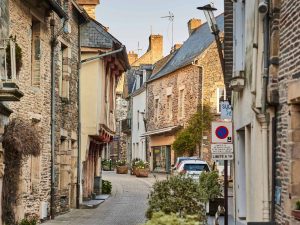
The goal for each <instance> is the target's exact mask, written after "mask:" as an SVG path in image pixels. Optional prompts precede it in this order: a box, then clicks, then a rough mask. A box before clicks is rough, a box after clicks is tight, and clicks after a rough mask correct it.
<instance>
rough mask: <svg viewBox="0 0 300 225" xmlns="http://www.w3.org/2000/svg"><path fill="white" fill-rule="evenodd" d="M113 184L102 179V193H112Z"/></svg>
mask: <svg viewBox="0 0 300 225" xmlns="http://www.w3.org/2000/svg"><path fill="white" fill-rule="evenodd" d="M111 190H112V185H111V182H110V181H108V180H102V194H111Z"/></svg>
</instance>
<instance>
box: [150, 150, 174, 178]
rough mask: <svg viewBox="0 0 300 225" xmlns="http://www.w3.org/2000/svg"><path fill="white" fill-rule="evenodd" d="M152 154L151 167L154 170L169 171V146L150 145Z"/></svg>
mask: <svg viewBox="0 0 300 225" xmlns="http://www.w3.org/2000/svg"><path fill="white" fill-rule="evenodd" d="M151 155H153V161H152V168H153V171H154V172H164V173H170V172H171V146H170V145H166V146H154V147H151Z"/></svg>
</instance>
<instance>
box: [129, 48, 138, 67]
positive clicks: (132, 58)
mask: <svg viewBox="0 0 300 225" xmlns="http://www.w3.org/2000/svg"><path fill="white" fill-rule="evenodd" d="M127 55H128V61H129V64H130V65H131V64H132V63H134V62H135V61H136V60H138V58H139V56H138V54H136V53H135V52H134V51H129V52H128V54H127Z"/></svg>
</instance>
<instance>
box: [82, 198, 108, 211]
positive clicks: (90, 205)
mask: <svg viewBox="0 0 300 225" xmlns="http://www.w3.org/2000/svg"><path fill="white" fill-rule="evenodd" d="M103 202H104V200H101V199H99V200H97V199H95V200H89V201H83V202H82V203H81V205H80V208H81V209H95V208H97V207H98V206H99V205H100V204H101V203H103Z"/></svg>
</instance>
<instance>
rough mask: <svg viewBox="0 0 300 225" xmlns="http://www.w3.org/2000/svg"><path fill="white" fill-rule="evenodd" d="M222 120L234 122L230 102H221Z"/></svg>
mask: <svg viewBox="0 0 300 225" xmlns="http://www.w3.org/2000/svg"><path fill="white" fill-rule="evenodd" d="M221 120H232V110H231V105H230V103H229V101H227V100H224V101H221Z"/></svg>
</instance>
